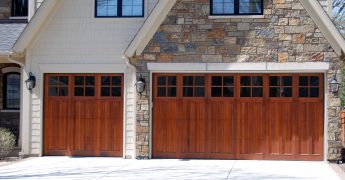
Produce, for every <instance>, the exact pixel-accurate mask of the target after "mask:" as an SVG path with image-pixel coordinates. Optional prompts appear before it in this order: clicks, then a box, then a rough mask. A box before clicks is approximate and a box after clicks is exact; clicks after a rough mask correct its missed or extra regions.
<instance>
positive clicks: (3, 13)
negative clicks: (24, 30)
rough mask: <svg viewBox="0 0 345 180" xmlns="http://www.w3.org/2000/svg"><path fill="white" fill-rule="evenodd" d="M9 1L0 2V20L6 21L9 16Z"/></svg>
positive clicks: (2, 0)
mask: <svg viewBox="0 0 345 180" xmlns="http://www.w3.org/2000/svg"><path fill="white" fill-rule="evenodd" d="M11 4H12V3H11V0H1V1H0V20H1V19H8V18H9V17H10V16H11V7H12V6H11Z"/></svg>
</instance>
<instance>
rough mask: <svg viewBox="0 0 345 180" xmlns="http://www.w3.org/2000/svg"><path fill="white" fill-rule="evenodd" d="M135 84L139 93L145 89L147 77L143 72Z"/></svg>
mask: <svg viewBox="0 0 345 180" xmlns="http://www.w3.org/2000/svg"><path fill="white" fill-rule="evenodd" d="M135 86H136V90H137V92H138V93H140V94H141V93H143V92H144V91H145V86H146V83H145V79H144V78H143V77H142V75H141V74H140V76H139V78H138V81H137V82H136V83H135Z"/></svg>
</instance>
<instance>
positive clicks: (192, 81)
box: [152, 74, 324, 160]
mask: <svg viewBox="0 0 345 180" xmlns="http://www.w3.org/2000/svg"><path fill="white" fill-rule="evenodd" d="M153 80H154V82H153V83H154V86H153V95H154V97H153V101H154V104H153V151H152V155H153V157H154V158H220V159H275V160H281V159H283V160H322V159H323V157H322V156H323V119H324V118H323V117H324V114H323V113H324V110H323V108H324V107H323V98H324V97H323V94H324V93H323V87H324V85H323V75H322V74H154V78H153Z"/></svg>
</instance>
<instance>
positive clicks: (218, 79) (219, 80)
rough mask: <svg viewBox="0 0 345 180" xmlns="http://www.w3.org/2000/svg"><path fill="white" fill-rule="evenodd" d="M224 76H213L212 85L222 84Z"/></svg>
mask: <svg viewBox="0 0 345 180" xmlns="http://www.w3.org/2000/svg"><path fill="white" fill-rule="evenodd" d="M221 85H222V76H212V86H221Z"/></svg>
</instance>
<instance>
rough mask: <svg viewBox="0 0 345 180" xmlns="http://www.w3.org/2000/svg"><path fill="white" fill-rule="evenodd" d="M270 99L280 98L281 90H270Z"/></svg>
mask: <svg viewBox="0 0 345 180" xmlns="http://www.w3.org/2000/svg"><path fill="white" fill-rule="evenodd" d="M270 97H280V88H270Z"/></svg>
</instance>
